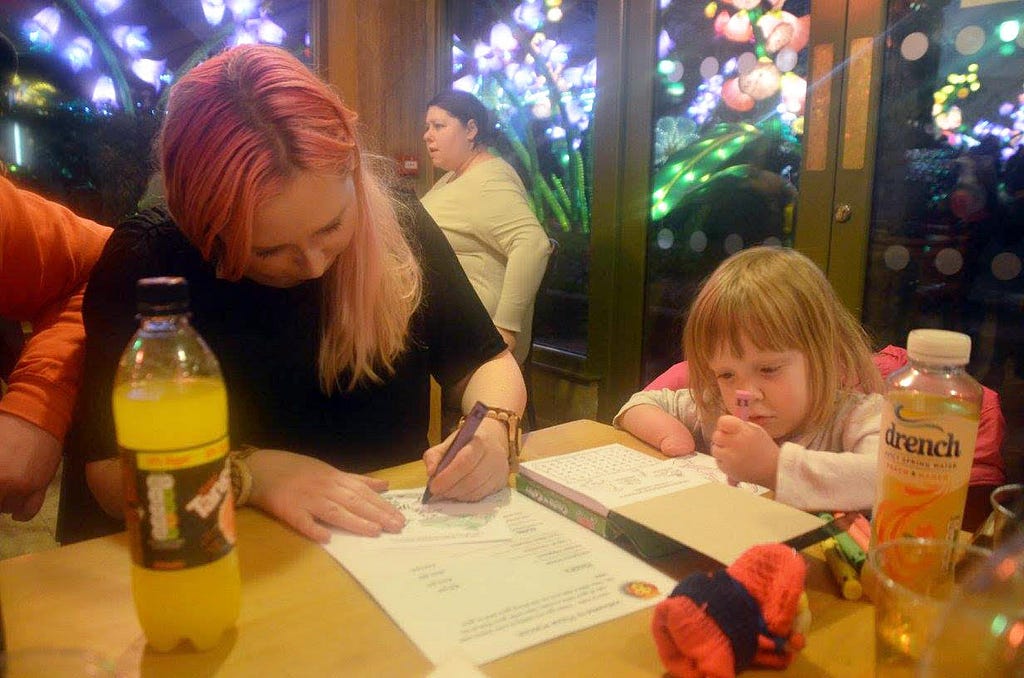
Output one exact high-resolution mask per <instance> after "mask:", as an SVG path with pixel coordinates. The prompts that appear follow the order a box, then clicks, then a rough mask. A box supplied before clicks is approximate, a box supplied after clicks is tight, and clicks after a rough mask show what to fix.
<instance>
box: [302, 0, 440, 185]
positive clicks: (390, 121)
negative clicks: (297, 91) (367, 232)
mask: <svg viewBox="0 0 1024 678" xmlns="http://www.w3.org/2000/svg"><path fill="white" fill-rule="evenodd" d="M441 2H442V0H374V1H373V2H365V1H364V0H325V1H324V2H323V6H322V7H323V15H322V17H321V22H320V23H321V26H320V31H319V36H320V39H321V41H322V47H321V49H320V54H321V55H323V58H325V59H326V62H325V63H324V64H322V65H321V69H320V70H321V74H322V75H324V76H325V77H326V78H327V80H328V81H329V82H330V83H331V84H332V85H334V87H335V88H337V90H338V91H339V92H340V93H341V95H342V97H343V98H344V99H345V102H346V103H347V104H348V105H349V106H351V107H352V108H354V109H355V110H356V111H357V112H358V113H359V119H360V124H361V127H362V133H363V138H364V142H365V145H366V147H367V148H368V149H369V150H371V151H372V152H374V153H377V154H380V155H382V156H385V157H388V158H397V157H399V156H405V155H411V156H414V157H416V158H417V159H418V160H419V167H420V171H419V175H418V176H416V177H413V181H412V188H413V189H414V190H415V191H416V192H417V193H418V194H420V195H422V194H423V193H424V192H425V191H426V189H427V188H428V187H429V186H430V183H431V179H432V172H431V168H430V158H429V156H427V152H426V148H425V147H424V144H423V140H422V138H421V137H422V135H423V116H424V114H425V113H426V104H427V102H428V101H429V100H430V98H431V97H432V96H433V95H434V93H435V91H436V89H437V87H438V78H437V64H438V49H439V45H441V46H443V45H445V44H447V43H446V42H445V41H443V40H441V38H440V35H439V30H440V27H439V17H440V3H441Z"/></svg>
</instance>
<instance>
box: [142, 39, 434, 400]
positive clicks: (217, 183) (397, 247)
mask: <svg viewBox="0 0 1024 678" xmlns="http://www.w3.org/2000/svg"><path fill="white" fill-rule="evenodd" d="M355 123H356V115H355V113H354V112H353V111H351V110H349V109H348V108H346V107H345V105H344V104H343V103H342V102H341V99H340V98H339V97H338V95H337V94H336V93H335V92H334V91H333V90H332V89H331V88H330V87H329V86H328V85H327V84H326V83H324V82H323V81H322V80H320V79H319V78H317V77H316V75H314V74H313V73H312V72H311V71H310V70H309V69H308V68H306V66H305V65H304V64H302V62H300V61H299V60H298V59H296V58H295V57H293V56H291V55H290V54H288V53H287V52H285V51H284V50H281V49H278V48H276V47H268V46H265V45H245V46H241V47H235V48H233V49H231V50H228V51H226V52H223V53H221V54H220V55H218V56H215V57H213V58H211V59H209V60H208V61H206V62H204V63H202V64H200V65H198V66H196V67H195V68H193V69H192V70H191V71H189V72H188V74H186V75H185V76H184V77H183V78H182V79H181V80H180V81H179V82H178V83H176V84H175V85H174V88H173V89H172V90H171V95H170V98H169V101H168V106H167V116H166V118H165V120H164V124H163V127H162V129H161V132H160V138H159V145H158V149H159V156H160V162H161V166H162V171H163V178H164V188H165V191H166V196H167V205H168V208H169V209H170V211H171V214H172V215H173V216H174V219H175V221H176V222H177V224H178V227H179V228H180V229H181V230H182V232H183V233H184V234H185V235H186V237H188V239H189V240H190V241H191V242H192V244H193V245H195V246H196V247H197V248H198V249H199V251H200V252H201V253H202V255H203V257H205V258H206V259H207V260H208V261H213V262H215V263H216V265H217V270H218V273H219V274H220V275H222V276H223V277H225V278H228V279H230V280H238V279H239V278H241V277H242V275H243V273H244V271H245V270H246V267H247V265H248V263H249V258H250V257H251V256H252V224H253V221H254V215H255V214H256V211H257V210H258V209H259V207H260V205H262V204H263V203H264V202H265V201H266V200H268V199H270V198H273V197H274V196H276V195H278V194H279V193H280V191H281V190H282V188H283V186H284V185H285V184H286V183H287V182H288V181H289V180H291V179H292V178H294V177H295V176H296V175H297V174H299V173H302V172H313V173H316V174H321V175H327V176H339V177H348V176H351V177H352V179H353V185H354V187H355V194H356V200H357V204H358V208H359V218H358V219H357V227H356V232H355V233H354V234H353V236H352V240H351V242H350V244H349V246H348V247H347V248H346V249H345V251H344V252H342V254H341V255H340V256H339V257H338V261H336V262H335V264H334V265H333V266H331V268H330V269H329V270H328V271H327V272H326V273H325V274H324V278H325V282H324V300H323V305H322V314H321V315H322V317H321V341H320V355H319V367H320V382H321V388H323V390H324V391H325V392H327V393H330V392H332V391H333V389H334V388H336V387H337V386H338V382H339V378H340V377H341V375H342V373H343V372H347V377H346V379H347V387H348V388H353V387H354V386H355V385H356V384H358V383H359V382H360V381H362V380H364V379H369V380H371V381H380V380H381V379H382V378H383V376H385V375H387V374H390V373H392V372H393V369H394V361H395V359H396V358H397V357H398V355H399V354H400V353H401V352H402V351H403V350H404V348H405V344H406V341H407V337H408V328H409V319H410V318H411V317H412V314H413V312H414V311H415V310H416V307H417V306H418V305H419V301H420V296H421V271H420V267H419V264H418V262H417V261H416V259H415V257H414V255H413V253H412V251H411V250H410V248H409V244H408V243H407V242H406V240H405V237H404V235H403V233H402V230H401V227H400V225H399V223H398V219H397V217H396V214H395V208H394V206H393V204H392V201H391V200H390V198H389V196H388V194H387V193H386V191H385V190H384V188H383V187H382V185H381V183H380V182H379V181H378V180H377V179H376V178H375V177H374V176H373V175H372V173H371V172H370V171H369V170H368V169H367V167H366V163H365V162H364V159H363V154H362V151H361V150H360V146H359V141H358V137H357V134H356V130H355Z"/></svg>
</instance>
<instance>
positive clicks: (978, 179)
mask: <svg viewBox="0 0 1024 678" xmlns="http://www.w3.org/2000/svg"><path fill="white" fill-rule="evenodd" d="M1022 23H1024V6H1022V4H1021V3H1020V2H1019V1H1017V0H1011V1H1000V0H939V1H934V0H931V1H925V2H908V1H904V0H899V1H893V2H890V3H889V7H888V15H887V17H886V31H885V41H884V66H883V69H884V70H883V72H882V78H881V100H880V109H879V110H880V114H879V119H878V143H877V152H876V154H875V156H874V160H875V162H874V182H873V192H872V201H871V215H870V237H869V257H868V261H867V266H866V279H865V284H864V296H863V309H864V313H863V319H864V322H865V324H866V325H867V327H868V328H869V329H870V330H871V331H872V333H873V334H874V336H875V337H876V339H877V340H878V343H879V344H887V343H893V344H898V345H904V344H905V342H906V336H907V332H908V331H909V330H911V329H914V328H917V327H941V328H945V329H951V330H957V331H961V332H966V333H967V334H969V335H970V336H971V337H972V339H973V352H972V362H971V365H970V366H969V370H970V372H971V373H972V374H973V375H974V376H975V377H976V378H978V379H979V380H980V381H981V382H982V383H983V384H985V385H986V386H989V387H990V388H992V389H994V390H996V391H997V392H998V393H999V394H1000V396H1001V399H1002V408H1003V413H1004V415H1005V417H1006V422H1007V438H1006V442H1005V444H1004V448H1003V450H1004V457H1005V459H1006V461H1007V471H1008V473H1009V475H1010V477H1011V478H1013V479H1019V478H1020V473H1021V467H1020V464H1021V461H1020V460H1021V455H1022V448H1024V274H1022V259H1024V150H1022V149H1024V30H1022Z"/></svg>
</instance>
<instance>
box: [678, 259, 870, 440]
mask: <svg viewBox="0 0 1024 678" xmlns="http://www.w3.org/2000/svg"><path fill="white" fill-rule="evenodd" d="M741 338H746V339H747V340H748V341H750V342H751V343H752V344H754V346H756V347H757V348H758V349H761V350H764V351H776V352H781V351H791V350H797V351H800V352H801V353H803V354H804V356H806V358H807V362H808V370H807V374H808V384H807V388H808V391H809V395H810V403H811V406H810V411H809V412H808V413H807V417H806V419H805V421H804V422H803V423H802V428H803V429H814V428H818V427H820V426H822V425H824V424H825V423H826V422H828V421H829V420H830V419H831V418H832V417H833V416H834V415H835V409H836V403H837V400H836V395H837V394H838V392H839V391H841V390H859V391H863V392H865V393H876V392H880V391H881V390H882V377H881V375H880V374H879V372H878V369H877V368H876V367H875V364H874V362H873V361H872V356H871V348H870V342H869V340H868V336H867V333H866V332H865V331H864V328H863V327H861V325H860V323H859V322H857V320H856V318H854V317H853V315H852V314H851V313H850V312H849V311H848V310H847V309H846V307H844V306H843V304H842V302H840V301H839V297H837V296H836V293H835V291H834V290H833V289H832V286H831V285H830V284H829V282H828V279H827V278H826V277H825V275H824V274H823V273H822V272H821V269H819V268H818V266H817V265H816V264H815V263H814V262H813V261H811V260H810V259H808V258H807V257H806V256H804V255H803V254H800V253H799V252H797V251H795V250H791V249H782V248H774V247H752V248H750V249H747V250H743V251H741V252H738V253H736V254H734V255H732V256H731V257H729V258H728V259H726V260H725V261H723V262H722V263H721V264H720V265H719V266H718V268H717V269H715V271H714V272H713V273H712V274H711V276H710V277H709V278H708V279H707V281H705V283H704V285H703V286H702V287H701V290H700V292H699V293H698V294H697V298H696V299H694V302H693V305H692V306H691V308H690V313H689V316H688V317H687V319H686V326H685V328H684V329H683V354H684V355H685V357H686V359H687V361H688V362H689V366H690V388H691V389H692V391H693V393H694V402H695V403H696V406H697V410H698V414H699V415H700V418H701V419H702V420H703V421H714V419H715V418H716V417H717V416H718V415H719V414H721V413H723V412H725V411H727V408H726V407H725V403H723V402H722V399H721V392H720V391H719V388H718V384H717V382H716V380H715V375H714V374H713V373H712V371H711V368H710V362H711V360H713V359H714V357H715V355H716V354H717V353H718V352H719V351H721V350H723V349H725V348H728V349H729V350H730V351H731V352H732V353H733V354H735V355H737V356H740V355H742V350H741V348H740V342H741Z"/></svg>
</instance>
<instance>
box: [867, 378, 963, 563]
mask: <svg viewBox="0 0 1024 678" xmlns="http://www.w3.org/2000/svg"><path fill="white" fill-rule="evenodd" d="M887 400H888V404H887V406H886V408H885V410H884V411H883V414H882V427H881V432H880V435H879V452H878V467H879V484H878V496H877V498H876V504H875V511H874V516H873V519H872V521H871V531H872V543H879V542H885V541H890V540H892V539H896V538H899V537H928V538H933V539H951V540H955V539H956V537H957V535H958V533H959V531H960V524H961V522H962V521H963V512H964V505H965V504H966V502H967V483H968V481H969V480H970V475H971V463H972V462H973V460H974V443H975V440H976V439H977V435H978V418H979V414H980V407H979V404H978V403H976V402H973V401H965V400H959V399H955V398H948V397H944V396H941V395H936V394H934V393H925V392H921V391H911V390H895V391H890V393H889V394H888V396H887Z"/></svg>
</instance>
